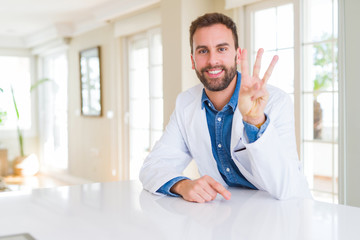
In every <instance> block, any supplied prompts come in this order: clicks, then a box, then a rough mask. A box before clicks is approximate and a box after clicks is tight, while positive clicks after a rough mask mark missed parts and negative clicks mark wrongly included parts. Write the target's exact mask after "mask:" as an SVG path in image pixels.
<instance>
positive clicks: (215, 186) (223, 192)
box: [208, 178, 231, 200]
mask: <svg viewBox="0 0 360 240" xmlns="http://www.w3.org/2000/svg"><path fill="white" fill-rule="evenodd" d="M208 183H209V184H210V186H211V187H212V188H213V189H214V190H215V191H216V192H218V193H219V194H220V195H222V196H223V197H224V198H225V199H226V200H230V198H231V193H230V192H229V191H228V190H226V188H225V187H224V186H223V185H221V184H220V183H218V182H217V181H215V180H214V179H212V178H209V181H208Z"/></svg>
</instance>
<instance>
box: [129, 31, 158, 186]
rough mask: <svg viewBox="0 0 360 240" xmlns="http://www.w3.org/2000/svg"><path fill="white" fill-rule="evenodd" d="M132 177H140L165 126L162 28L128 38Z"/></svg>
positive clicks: (130, 176)
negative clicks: (148, 156) (141, 170)
mask: <svg viewBox="0 0 360 240" xmlns="http://www.w3.org/2000/svg"><path fill="white" fill-rule="evenodd" d="M128 51H129V52H128V57H129V61H128V62H129V66H128V67H129V70H128V71H129V82H128V87H129V99H128V102H129V126H128V129H129V161H130V164H129V165H130V167H129V169H130V173H129V178H130V179H138V176H139V171H140V168H141V166H142V163H143V161H144V159H145V157H146V156H147V154H148V153H149V152H150V150H151V148H152V147H153V146H154V144H155V142H156V141H157V140H158V139H159V138H160V137H161V135H162V129H163V85H162V44H161V34H160V30H158V29H155V30H150V31H148V32H146V33H143V34H137V35H135V36H132V37H130V38H129V39H128Z"/></svg>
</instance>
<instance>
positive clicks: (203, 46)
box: [195, 42, 230, 50]
mask: <svg viewBox="0 0 360 240" xmlns="http://www.w3.org/2000/svg"><path fill="white" fill-rule="evenodd" d="M224 46H230V44H228V43H226V42H225V43H219V44H217V45H216V47H224ZM201 48H208V47H207V46H205V45H199V46H197V47H196V49H195V50H198V49H201Z"/></svg>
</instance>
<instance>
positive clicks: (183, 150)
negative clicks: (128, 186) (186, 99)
mask: <svg viewBox="0 0 360 240" xmlns="http://www.w3.org/2000/svg"><path fill="white" fill-rule="evenodd" d="M178 108H179V106H178V100H177V107H176V108H175V111H174V112H173V114H172V115H171V117H170V121H169V123H168V125H167V126H166V129H165V131H164V133H163V135H162V137H161V138H160V140H159V141H158V142H157V143H156V144H155V146H154V148H153V149H152V151H151V152H150V154H149V155H148V156H147V157H146V159H145V161H144V164H143V166H142V168H141V170H140V181H141V182H142V184H143V187H144V189H146V190H148V191H150V192H152V193H156V191H157V190H158V189H159V188H160V187H161V186H162V185H164V184H165V183H166V182H168V181H170V180H171V179H173V178H175V177H179V176H182V175H183V174H182V172H183V171H184V169H185V168H186V166H187V165H188V164H189V163H190V161H191V160H192V156H191V154H190V152H189V150H188V147H187V145H186V143H185V140H184V138H183V132H182V131H184V128H183V126H182V125H181V120H180V114H179V113H178V112H179V110H178Z"/></svg>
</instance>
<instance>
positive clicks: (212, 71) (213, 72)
mask: <svg viewBox="0 0 360 240" xmlns="http://www.w3.org/2000/svg"><path fill="white" fill-rule="evenodd" d="M223 71H224V69H209V70H207V71H206V72H207V73H208V75H209V77H211V78H216V77H218V76H220V74H221V73H222V72H223Z"/></svg>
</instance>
